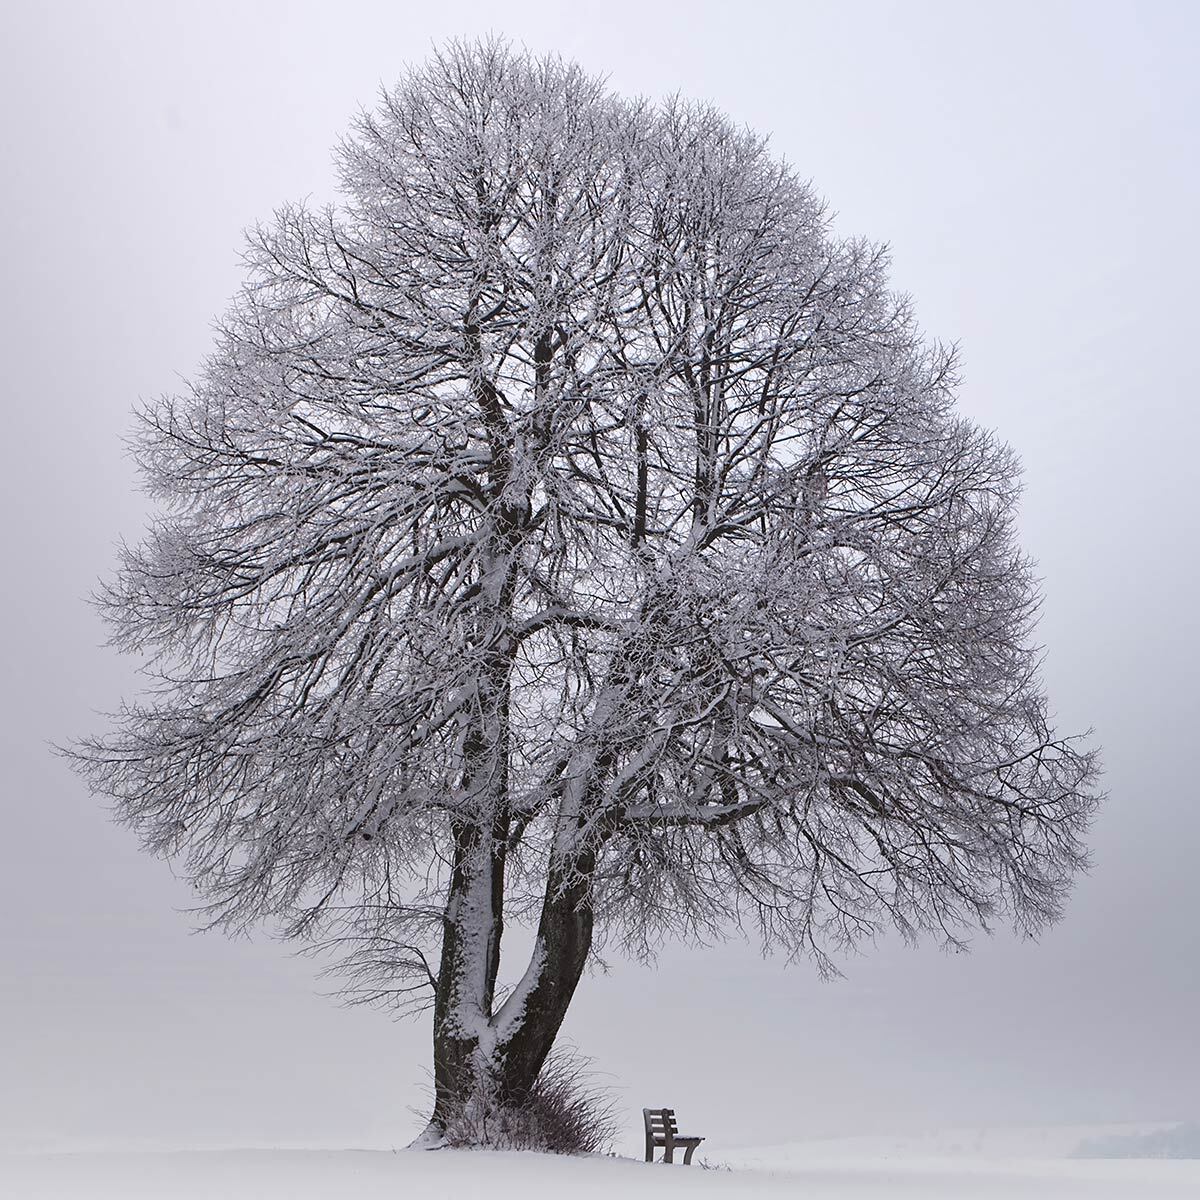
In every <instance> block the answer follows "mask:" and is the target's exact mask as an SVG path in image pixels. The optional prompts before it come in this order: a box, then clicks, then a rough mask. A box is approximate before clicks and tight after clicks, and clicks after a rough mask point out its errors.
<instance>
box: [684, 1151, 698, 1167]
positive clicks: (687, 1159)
mask: <svg viewBox="0 0 1200 1200" xmlns="http://www.w3.org/2000/svg"><path fill="white" fill-rule="evenodd" d="M695 1150H696V1147H695V1146H689V1147H688V1148H687V1149H686V1150H685V1151H684V1152H683V1165H684V1166H685V1167H690V1166H691V1165H692V1155H693V1154H694V1153H695Z"/></svg>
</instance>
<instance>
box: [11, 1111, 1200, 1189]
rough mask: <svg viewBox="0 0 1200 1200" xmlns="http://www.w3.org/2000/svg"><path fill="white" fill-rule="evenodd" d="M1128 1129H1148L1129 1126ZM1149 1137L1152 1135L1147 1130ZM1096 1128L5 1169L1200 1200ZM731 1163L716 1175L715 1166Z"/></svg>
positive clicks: (1191, 1177) (19, 1173)
mask: <svg viewBox="0 0 1200 1200" xmlns="http://www.w3.org/2000/svg"><path fill="white" fill-rule="evenodd" d="M1123 1128H1124V1129H1125V1130H1129V1129H1131V1128H1134V1129H1136V1128H1139V1127H1123ZM1140 1128H1142V1129H1149V1128H1151V1127H1149V1126H1143V1127H1140ZM1105 1132H1107V1131H1105V1130H1103V1129H1097V1128H1096V1127H1088V1128H1086V1129H1083V1128H1069V1127H1068V1128H1060V1129H1041V1130H1008V1131H961V1130H960V1131H954V1132H951V1133H944V1134H938V1135H931V1136H929V1137H926V1138H904V1139H901V1138H872V1139H865V1138H853V1139H839V1140H832V1141H825V1142H807V1143H796V1144H794V1145H789V1146H774V1147H761V1148H755V1149H742V1150H737V1151H731V1152H729V1153H723V1152H714V1153H713V1154H712V1155H711V1156H710V1159H709V1161H710V1163H711V1164H712V1165H713V1166H714V1167H715V1168H716V1169H709V1170H705V1169H703V1168H701V1167H698V1166H695V1165H693V1166H692V1167H690V1168H685V1167H682V1166H671V1167H668V1166H665V1165H661V1164H656V1165H654V1166H647V1165H646V1164H645V1163H640V1162H635V1161H633V1160H630V1159H626V1158H590V1159H567V1158H556V1157H553V1156H548V1155H534V1154H494V1153H484V1152H480V1153H469V1152H464V1151H439V1152H437V1153H428V1152H422V1151H407V1150H401V1151H396V1152H391V1151H380V1150H205V1151H157V1152H155V1151H142V1152H134V1151H128V1150H126V1151H110V1152H103V1151H82V1152H73V1153H67V1152H60V1153H25V1154H5V1155H2V1156H0V1196H3V1197H5V1200H176V1198H178V1200H284V1198H286V1200H384V1198H385V1197H386V1198H387V1200H396V1198H397V1197H418V1198H422V1200H424V1198H429V1200H441V1198H443V1197H445V1198H446V1200H459V1198H461V1200H473V1198H475V1197H478V1198H479V1200H510V1198H511V1200H517V1198H520V1200H551V1198H553V1200H563V1198H564V1197H566V1198H568V1200H592V1198H593V1197H594V1198H596V1200H599V1198H600V1197H605V1198H606V1200H607V1198H609V1197H613V1196H616V1197H619V1198H620V1200H670V1198H671V1197H674V1196H683V1195H685V1194H686V1195H692V1196H701V1197H709V1196H711V1197H714V1198H718V1200H719V1198H728V1200H732V1198H734V1197H768V1198H769V1197H775V1196H778V1197H783V1196H792V1197H798V1198H802V1200H1060V1198H1061V1200H1073V1198H1076V1197H1077V1198H1079V1200H1084V1198H1086V1200H1109V1198H1111V1200H1117V1198H1121V1200H1167V1198H1171V1200H1175V1198H1178V1200H1184V1198H1187V1200H1196V1198H1197V1197H1198V1196H1200V1160H1188V1161H1162V1160H1148V1159H1131V1160H1124V1161H1114V1160H1087V1159H1073V1158H1069V1157H1065V1156H1066V1155H1069V1154H1070V1153H1071V1152H1072V1150H1073V1149H1074V1148H1075V1147H1076V1146H1077V1145H1078V1144H1079V1142H1080V1141H1081V1140H1082V1139H1084V1138H1087V1137H1092V1136H1095V1135H1097V1134H1103V1133H1105ZM718 1163H719V1164H720V1165H719V1166H717V1164H718Z"/></svg>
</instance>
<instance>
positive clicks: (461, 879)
mask: <svg viewBox="0 0 1200 1200" xmlns="http://www.w3.org/2000/svg"><path fill="white" fill-rule="evenodd" d="M484 840H486V835H485V839H484ZM483 849H484V847H483V845H482V844H481V838H480V835H479V832H478V831H477V830H461V831H458V832H456V838H455V861H454V869H453V872H452V877H451V884H450V895H449V898H448V901H447V905H446V916H445V919H444V931H443V942H442V958H441V967H440V973H439V977H438V988H437V996H436V1000H435V1006H434V1021H433V1061H434V1087H435V1098H434V1110H433V1115H432V1117H431V1119H430V1127H429V1130H428V1131H427V1138H428V1140H431V1141H436V1140H437V1137H438V1135H440V1134H441V1133H443V1132H444V1131H445V1129H446V1127H447V1125H448V1123H449V1122H450V1121H451V1119H452V1117H453V1116H454V1113H455V1112H456V1110H457V1109H459V1107H460V1106H461V1105H462V1104H464V1103H465V1102H467V1101H469V1100H470V1099H472V1098H473V1097H476V1096H484V1097H488V1098H490V1099H491V1100H494V1101H496V1102H498V1103H500V1104H504V1105H519V1104H520V1103H521V1102H522V1101H523V1100H524V1099H525V1097H526V1096H527V1095H528V1094H529V1091H530V1089H531V1088H532V1087H533V1085H534V1084H535V1083H536V1081H537V1077H538V1074H539V1072H540V1071H541V1069H542V1066H543V1064H544V1063H545V1061H546V1057H547V1055H548V1054H549V1053H550V1050H551V1048H552V1047H553V1045H554V1040H555V1038H556V1037H557V1036H558V1031H559V1029H560V1028H561V1026H562V1023H563V1018H564V1017H565V1016H566V1013H567V1008H568V1006H569V1005H570V1003H571V999H572V997H573V996H574V994H575V989H576V987H577V986H578V984H579V980H580V977H581V976H582V974H583V968H584V966H585V965H586V963H587V957H588V954H589V953H590V951H591V945H592V926H593V917H592V908H591V876H592V872H593V870H594V867H595V852H594V851H584V852H581V853H580V854H578V855H576V856H575V857H574V859H573V860H572V862H571V864H570V869H569V871H567V870H563V869H561V868H559V869H552V870H551V871H550V872H549V876H548V879H547V883H546V894H545V898H544V901H543V905H542V914H541V919H540V921H539V923H538V930H537V938H536V941H535V944H534V949H533V954H532V956H531V959H530V962H529V966H528V968H527V970H526V972H525V975H524V977H523V978H522V979H521V981H520V982H519V983H518V984H517V986H516V988H515V989H514V990H513V992H512V994H511V995H510V996H509V998H508V999H507V1000H506V1001H505V1003H504V1004H503V1005H501V1006H500V1008H499V1009H498V1010H496V1011H495V1012H493V1011H492V1006H493V1001H494V996H495V983H496V971H497V968H498V966H499V947H500V935H501V926H502V920H503V913H502V901H503V869H504V863H503V851H502V850H499V851H493V852H492V853H491V854H490V855H488V854H484V853H482V851H483ZM480 874H481V875H483V876H484V877H483V878H480V877H479V875H480Z"/></svg>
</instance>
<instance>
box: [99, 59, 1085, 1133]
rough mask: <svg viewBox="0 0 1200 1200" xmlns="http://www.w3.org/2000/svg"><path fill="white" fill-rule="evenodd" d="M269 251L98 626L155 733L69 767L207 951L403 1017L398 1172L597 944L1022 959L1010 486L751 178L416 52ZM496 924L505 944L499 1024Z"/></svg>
mask: <svg viewBox="0 0 1200 1200" xmlns="http://www.w3.org/2000/svg"><path fill="white" fill-rule="evenodd" d="M338 154H339V162H340V168H341V176H342V181H343V185H344V189H345V196H346V200H345V202H344V204H342V205H341V206H340V207H337V208H328V209H324V210H321V211H310V210H308V209H305V208H302V207H294V208H284V209H282V210H280V211H279V212H278V213H277V214H276V216H275V219H274V221H273V222H272V223H271V224H270V225H269V226H265V227H261V228H259V229H257V230H256V231H255V232H254V233H253V235H252V237H251V239H250V249H249V251H248V281H247V283H246V285H245V288H244V290H243V291H242V293H241V295H240V298H239V299H238V301H237V302H236V303H235V305H234V306H233V308H232V310H231V311H230V313H229V314H228V316H227V318H226V319H225V321H224V323H223V325H222V327H221V330H220V337H219V341H218V344H217V346H216V349H215V351H214V353H213V354H212V356H211V358H210V359H209V361H208V362H207V365H206V366H205V368H204V370H203V372H202V374H201V376H200V378H199V380H198V382H197V383H196V384H195V385H194V386H193V387H191V388H190V390H188V391H186V392H185V393H184V394H183V395H180V396H177V397H174V398H167V399H164V400H162V401H161V402H159V403H156V404H153V405H151V406H149V407H147V408H146V409H145V410H144V411H143V412H142V413H141V436H140V458H141V463H142V466H143V468H144V471H145V476H146V479H147V480H148V483H149V485H150V488H151V489H152V491H153V493H154V494H155V495H156V496H157V497H158V498H159V499H160V500H161V501H162V504H163V515H162V516H161V518H160V519H159V520H158V522H157V523H156V524H155V526H154V527H153V529H152V530H151V532H150V533H149V535H148V537H147V538H146V539H145V541H144V543H143V544H142V545H141V546H140V547H139V548H136V549H130V550H128V551H127V552H126V553H125V556H124V562H123V564H122V567H121V569H120V572H119V574H118V577H117V579H116V581H115V583H114V584H113V585H112V586H111V588H110V589H109V590H108V591H107V592H106V594H105V595H104V596H103V597H102V603H103V605H104V606H105V608H106V610H107V613H108V616H109V617H110V618H111V621H112V624H113V627H114V630H115V638H114V640H115V642H116V643H117V644H118V645H119V646H120V647H122V648H123V649H127V650H131V651H137V652H141V653H143V654H145V655H147V656H148V658H149V661H150V663H151V669H152V670H153V671H155V672H157V674H158V677H159V684H158V687H157V689H156V690H155V692H154V693H153V696H152V699H151V700H150V701H149V702H148V703H144V704H138V705H135V706H130V707H127V708H125V709H124V710H123V713H122V716H121V719H120V722H119V725H118V728H117V731H116V732H115V733H114V734H113V735H112V736H111V737H110V738H108V739H105V740H101V741H96V742H90V743H86V744H83V745H81V746H79V747H78V748H77V749H76V751H75V753H76V755H77V760H78V762H79V763H80V765H81V768H82V769H83V770H84V771H85V773H86V774H87V775H88V777H89V779H90V781H91V783H92V785H93V787H94V788H95V790H96V791H97V792H99V793H101V794H103V795H106V796H108V797H111V798H113V799H114V800H115V802H116V811H117V813H118V814H119V817H120V818H121V819H122V820H123V821H125V822H127V823H128V824H130V825H131V826H133V827H134V828H136V829H137V830H138V831H139V833H140V834H141V836H142V838H143V839H144V841H145V844H146V846H147V848H148V849H149V850H151V851H153V852H155V853H157V854H162V855H169V856H172V857H174V858H177V859H179V860H180V861H181V862H182V863H183V864H184V865H185V867H186V871H187V873H188V875H189V877H190V878H191V879H192V880H193V881H194V883H195V884H196V886H197V887H198V888H199V889H200V890H201V892H202V893H203V895H204V896H205V897H206V900H207V904H208V905H209V908H208V915H209V918H210V920H211V922H212V923H214V924H217V925H221V926H224V927H232V928H238V927H244V926H247V925H249V924H251V923H257V922H269V923H271V924H272V925H273V926H274V927H275V928H277V929H278V930H279V931H280V932H281V933H282V934H283V935H284V936H286V937H288V938H296V939H301V940H302V941H303V942H304V943H305V944H315V945H324V946H332V947H335V948H337V950H338V952H339V962H340V966H341V968H342V969H343V970H344V971H346V972H347V976H348V981H349V982H348V986H349V988H350V989H351V990H352V991H353V992H354V994H355V995H356V996H357V997H358V998H360V999H368V1000H379V1001H383V1002H386V1003H391V1004H395V1005H397V1006H398V1007H400V1008H402V1009H408V1008H412V1007H420V1006H421V1005H423V1004H425V1003H429V1004H431V1005H432V1008H433V1035H434V1063H435V1087H436V1095H437V1100H436V1103H435V1110H434V1113H433V1128H434V1130H435V1131H436V1129H438V1128H441V1127H444V1125H445V1123H446V1121H447V1119H448V1115H449V1113H450V1111H451V1108H452V1106H453V1104H454V1103H455V1102H456V1098H458V1099H461V1097H463V1096H464V1095H467V1094H469V1093H470V1092H472V1090H478V1089H480V1088H482V1087H485V1086H486V1087H489V1088H492V1089H495V1090H497V1091H498V1093H499V1094H501V1095H502V1096H504V1097H506V1098H508V1099H509V1100H511V1101H512V1102H514V1103H516V1102H519V1101H520V1100H521V1098H522V1097H523V1096H525V1095H527V1094H528V1093H529V1091H530V1089H531V1088H532V1086H533V1084H534V1082H535V1081H536V1079H537V1076H538V1072H539V1070H540V1068H541V1066H542V1064H543V1062H544V1061H545V1059H546V1055H547V1053H548V1051H549V1050H550V1048H551V1046H552V1044H553V1042H554V1038H555V1035H556V1033H557V1032H558V1029H559V1026H560V1024H561V1022H562V1020H563V1016H564V1014H565V1012H566V1010H567V1006H568V1004H569V1003H570V1000H571V997H572V994H573V993H574V991H575V988H576V985H577V983H578V981H579V979H580V975H581V973H582V971H583V970H584V967H585V965H586V964H587V962H588V958H589V955H590V954H591V952H592V950H593V948H594V946H595V945H596V944H597V939H598V938H600V937H603V938H607V939H609V940H610V941H612V942H615V943H617V944H619V945H620V946H622V947H623V948H625V949H627V950H628V951H630V952H632V953H634V954H649V953H651V951H652V947H653V946H654V945H655V944H657V942H658V941H659V940H660V939H661V937H663V936H664V935H679V936H688V935H691V934H697V933H703V932H706V931H711V930H716V929H725V928H729V927H730V925H731V924H733V923H739V924H747V923H748V924H753V925H754V926H756V927H757V930H758V931H759V932H760V933H761V935H762V937H763V938H764V939H765V941H766V942H767V943H768V944H773V945H776V946H780V947H782V948H784V949H785V950H786V951H787V952H790V953H792V954H801V953H803V954H809V955H811V956H812V957H813V958H815V960H816V961H817V962H818V963H819V964H821V965H823V966H826V967H828V966H829V958H828V956H829V954H830V953H831V952H832V951H834V950H836V949H839V948H843V947H845V946H847V945H849V944H851V943H853V942H855V941H856V940H857V939H859V938H861V937H863V936H868V935H870V934H871V933H872V932H873V931H875V930H876V929H877V928H878V927H879V926H880V925H881V924H884V923H892V924H894V925H895V926H896V927H898V928H899V929H900V930H901V931H903V932H904V933H905V934H906V935H909V936H912V935H916V934H917V933H919V932H921V931H932V932H934V933H935V934H936V935H937V936H939V937H941V938H943V939H945V940H947V941H949V942H957V941H959V940H961V938H962V937H963V936H964V931H965V930H966V929H968V928H970V927H972V926H974V925H977V924H979V923H986V922H987V921H988V920H989V919H991V918H992V917H993V916H999V917H1004V918H1006V919H1012V920H1013V921H1015V922H1016V923H1017V924H1018V925H1019V926H1021V927H1023V928H1026V929H1029V930H1035V929H1037V928H1038V927H1039V926H1041V925H1042V924H1043V923H1044V922H1046V921H1048V920H1052V919H1054V918H1055V917H1056V916H1057V915H1058V913H1059V911H1060V907H1061V904H1062V902H1063V898H1064V895H1065V893H1066V890H1067V888H1068V886H1069V883H1070V880H1071V877H1072V875H1073V873H1074V872H1075V871H1076V870H1077V869H1078V868H1079V867H1080V866H1081V865H1082V863H1083V861H1084V852H1083V849H1082V845H1081V841H1080V839H1081V836H1082V833H1083V831H1084V830H1085V827H1086V823H1087V819H1088V816H1089V813H1090V811H1091V809H1092V807H1093V805H1094V803H1095V796H1094V794H1093V790H1092V788H1093V781H1094V775H1095V765H1094V762H1093V758H1092V755H1091V753H1090V752H1089V751H1087V750H1086V749H1085V748H1081V747H1079V746H1077V744H1076V743H1075V742H1074V741H1073V740H1071V739H1068V738H1063V737H1059V736H1058V735H1056V734H1055V732H1054V731H1053V729H1052V728H1051V726H1050V723H1049V719H1048V716H1047V706H1046V701H1045V699H1044V697H1043V693H1042V689H1041V685H1040V682H1039V678H1038V658H1037V653H1036V651H1035V649H1034V648H1033V647H1032V645H1031V633H1032V625H1033V621H1034V617H1035V612H1036V607H1037V594H1036V588H1035V584H1034V581H1033V579H1032V576H1031V574H1030V567H1029V564H1028V562H1027V561H1026V560H1025V559H1024V558H1023V557H1022V556H1021V554H1020V553H1019V551H1018V549H1017V547H1016V546H1015V544H1014V538H1013V507H1014V502H1015V497H1016V494H1017V476H1018V466H1017V463H1016V460H1015V459H1014V456H1013V454H1012V453H1011V452H1010V451H1009V450H1008V449H1007V448H1006V447H1005V446H1003V445H1000V444H998V443H997V442H996V441H995V440H994V439H993V438H992V437H991V436H990V435H989V434H987V433H986V432H984V431H983V430H981V429H979V428H977V427H975V426H974V425H972V424H971V423H969V422H967V421H965V420H963V419H962V418H960V417H958V416H957V415H956V414H955V412H954V407H953V387H954V382H955V381H954V368H953V361H952V356H951V355H950V354H949V353H948V352H946V351H945V350H943V349H941V348H940V347H937V346H932V345H929V344H928V343H926V342H925V341H923V340H922V337H921V336H920V334H919V332H918V331H917V329H916V327H915V325H914V323H913V320H912V318H911V315H910V313H909V310H908V306H907V304H906V302H905V301H904V300H903V299H899V298H897V297H896V296H894V295H893V294H891V293H890V292H889V291H888V289H887V284H886V279H885V255H884V253H883V251H882V250H880V249H879V248H878V247H875V246H872V245H869V244H867V243H865V242H861V241H841V240H836V239H834V238H833V237H832V236H831V235H830V233H829V230H828V225H827V220H826V216H825V213H824V210H823V208H822V206H821V204H820V202H819V201H818V200H817V199H816V198H815V197H814V196H813V194H812V193H811V192H810V190H809V189H808V188H807V187H806V186H805V185H804V184H803V183H802V182H801V181H799V180H798V179H797V178H796V176H795V175H794V173H793V172H792V171H791V170H790V169H789V168H787V167H786V166H783V165H781V164H779V163H777V162H774V161H772V160H771V158H770V157H769V156H768V155H767V154H766V151H765V147H764V143H763V141H762V139H760V138H758V137H756V136H755V135H753V134H752V133H750V132H747V131H745V130H742V129H738V128H735V127H734V126H733V125H732V124H731V123H730V122H729V121H728V120H727V119H726V118H725V117H723V116H722V115H720V114H719V113H717V112H714V111H712V110H711V109H709V108H706V107H703V106H697V105H692V104H685V103H682V102H669V103H667V104H665V105H662V106H657V107H655V106H650V105H647V104H644V103H635V102H627V101H623V100H621V99H619V98H615V97H613V96H611V95H609V94H608V93H607V92H606V91H605V89H604V87H603V86H602V84H601V83H600V82H599V81H597V80H595V79H592V78H589V77H588V76H586V75H585V74H583V73H582V72H581V71H580V70H579V69H578V68H576V67H574V66H571V65H567V64H564V63H562V62H560V61H559V60H557V59H553V58H551V59H542V60H538V59H534V58H531V57H529V56H528V55H525V54H520V53H516V52H514V51H512V50H510V49H509V48H508V47H507V46H506V45H504V44H503V43H501V42H486V43H474V44H455V45H452V46H450V47H449V48H447V49H446V50H445V51H443V52H442V53H440V54H438V55H436V56H435V57H434V58H433V59H432V60H431V61H430V62H429V63H428V64H427V65H426V66H424V67H423V68H421V69H418V70H415V71H413V72H412V73H411V74H410V75H409V76H408V77H407V79H406V80H405V81H404V82H403V83H402V84H401V85H400V86H399V87H398V88H397V89H396V90H395V91H394V92H392V93H390V94H388V95H386V96H384V97H383V99H382V102H381V104H380V106H379V107H378V109H377V110H376V111H374V112H372V113H370V114H366V115H363V116H361V117H360V119H359V120H358V122H357V123H356V125H355V127H354V130H353V133H352V136H351V137H350V138H349V139H348V140H346V141H345V142H344V143H343V144H342V145H341V147H340V149H339V152H338ZM506 917H509V918H515V919H518V920H528V921H529V922H531V923H532V924H535V925H536V931H537V932H536V942H535V947H534V950H533V954H532V957H531V959H530V961H529V963H528V966H527V968H526V969H525V971H524V974H523V976H521V978H520V980H519V982H518V983H517V984H516V986H515V988H513V989H512V990H511V992H510V993H509V994H508V995H507V996H506V997H504V998H502V1002H501V998H500V997H498V996H497V994H496V978H497V970H498V966H499V961H500V944H501V934H502V930H503V924H504V920H505V918H506Z"/></svg>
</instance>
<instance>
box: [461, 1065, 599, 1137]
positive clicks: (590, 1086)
mask: <svg viewBox="0 0 1200 1200" xmlns="http://www.w3.org/2000/svg"><path fill="white" fill-rule="evenodd" d="M618 1129H619V1126H618V1123H617V1117H616V1111H615V1103H614V1101H613V1100H612V1098H611V1097H610V1096H609V1095H608V1094H607V1093H606V1092H605V1091H604V1090H603V1088H602V1087H601V1086H600V1085H599V1084H598V1083H597V1082H596V1078H595V1074H594V1072H592V1070H591V1060H590V1059H587V1058H584V1057H582V1056H581V1055H578V1054H576V1053H574V1052H572V1051H567V1050H554V1051H552V1052H551V1054H550V1057H549V1058H547V1059H546V1064H545V1066H543V1067H542V1073H541V1074H540V1075H539V1076H538V1080H537V1083H536V1084H534V1086H533V1089H532V1091H530V1093H529V1095H528V1096H526V1097H525V1099H524V1101H522V1102H520V1103H518V1104H512V1103H505V1102H502V1101H501V1100H500V1099H499V1098H498V1097H497V1096H496V1095H495V1094H494V1093H491V1092H486V1093H482V1094H480V1093H475V1094H473V1095H472V1096H470V1097H469V1098H468V1099H467V1100H466V1101H465V1102H463V1103H462V1104H460V1105H458V1106H457V1111H456V1112H455V1114H454V1116H453V1117H452V1118H451V1119H450V1121H449V1122H448V1123H447V1126H446V1129H445V1133H444V1140H443V1145H446V1146H487V1147H489V1148H491V1149H493V1150H540V1151H543V1152H545V1153H549V1154H601V1153H604V1152H606V1151H607V1150H608V1149H609V1148H610V1147H611V1145H612V1143H613V1140H614V1139H615V1138H616V1136H617V1132H618Z"/></svg>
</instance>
